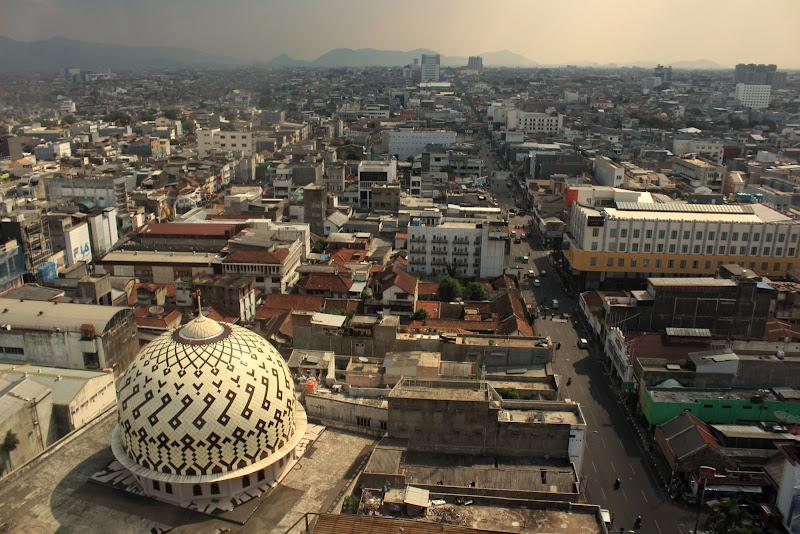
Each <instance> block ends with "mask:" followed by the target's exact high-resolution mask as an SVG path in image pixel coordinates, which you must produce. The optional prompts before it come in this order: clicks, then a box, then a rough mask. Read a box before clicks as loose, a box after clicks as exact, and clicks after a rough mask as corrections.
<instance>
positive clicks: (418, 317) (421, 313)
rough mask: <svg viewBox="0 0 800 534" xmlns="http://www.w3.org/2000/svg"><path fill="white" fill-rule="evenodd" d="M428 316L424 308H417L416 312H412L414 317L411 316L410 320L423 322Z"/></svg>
mask: <svg viewBox="0 0 800 534" xmlns="http://www.w3.org/2000/svg"><path fill="white" fill-rule="evenodd" d="M430 316H431V314H430V313H428V310H426V309H425V308H417V311H415V312H414V315H412V316H411V319H412V320H414V321H424V320H426V319H428V318H429V317H430Z"/></svg>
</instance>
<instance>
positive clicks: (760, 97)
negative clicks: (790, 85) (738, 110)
mask: <svg viewBox="0 0 800 534" xmlns="http://www.w3.org/2000/svg"><path fill="white" fill-rule="evenodd" d="M771 92H772V86H771V85H751V84H747V83H737V84H736V93H735V94H734V99H735V100H736V103H737V104H740V105H742V106H744V107H746V108H753V109H761V108H765V107H767V106H769V97H770V94H771Z"/></svg>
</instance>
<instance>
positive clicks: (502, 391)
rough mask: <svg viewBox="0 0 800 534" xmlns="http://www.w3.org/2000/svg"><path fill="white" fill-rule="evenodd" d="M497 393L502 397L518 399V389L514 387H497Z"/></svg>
mask: <svg viewBox="0 0 800 534" xmlns="http://www.w3.org/2000/svg"><path fill="white" fill-rule="evenodd" d="M497 393H498V394H499V395H500V396H501V397H503V398H504V399H519V391H517V388H515V387H507V388H498V389H497Z"/></svg>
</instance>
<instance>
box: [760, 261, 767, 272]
mask: <svg viewBox="0 0 800 534" xmlns="http://www.w3.org/2000/svg"><path fill="white" fill-rule="evenodd" d="M761 270H762V271H764V272H766V271H767V262H765V261H764V262H761Z"/></svg>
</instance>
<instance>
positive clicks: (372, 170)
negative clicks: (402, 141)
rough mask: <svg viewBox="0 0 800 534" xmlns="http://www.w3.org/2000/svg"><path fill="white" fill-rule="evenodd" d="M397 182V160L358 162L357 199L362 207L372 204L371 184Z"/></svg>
mask: <svg viewBox="0 0 800 534" xmlns="http://www.w3.org/2000/svg"><path fill="white" fill-rule="evenodd" d="M395 182H397V160H396V159H394V158H392V159H390V160H389V161H362V162H361V163H359V164H358V199H359V204H360V205H361V207H362V208H369V207H371V206H372V186H373V184H392V183H395Z"/></svg>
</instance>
